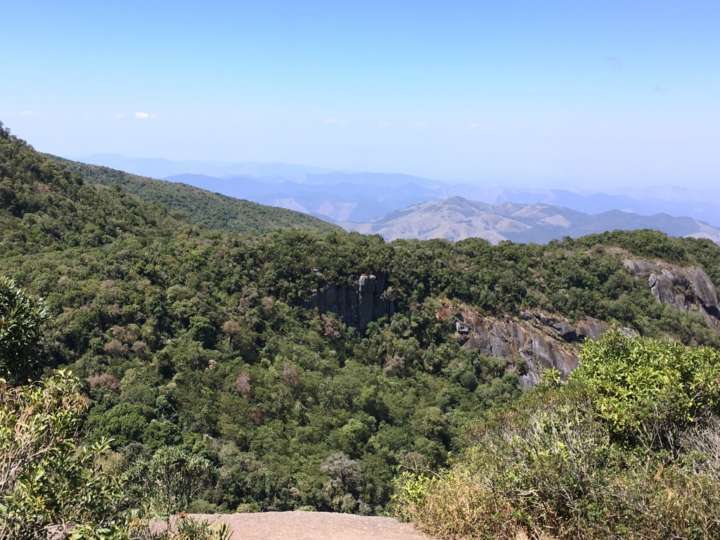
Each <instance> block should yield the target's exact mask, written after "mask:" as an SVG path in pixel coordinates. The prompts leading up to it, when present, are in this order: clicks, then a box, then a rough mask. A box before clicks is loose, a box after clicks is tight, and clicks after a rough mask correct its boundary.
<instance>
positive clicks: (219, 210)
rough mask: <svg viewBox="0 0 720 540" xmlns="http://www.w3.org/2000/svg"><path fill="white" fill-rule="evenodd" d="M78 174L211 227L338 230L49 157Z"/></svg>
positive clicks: (277, 211) (203, 193) (191, 189)
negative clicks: (120, 189) (118, 188)
mask: <svg viewBox="0 0 720 540" xmlns="http://www.w3.org/2000/svg"><path fill="white" fill-rule="evenodd" d="M48 157H49V158H50V159H51V160H53V161H55V162H58V163H60V164H61V165H62V166H64V167H65V168H67V169H68V170H70V171H72V172H74V173H76V174H78V175H79V176H80V177H81V178H82V179H83V180H84V181H85V182H86V183H88V184H100V185H105V186H110V187H120V188H122V190H123V191H125V192H127V193H132V194H133V195H136V196H137V197H138V198H140V199H142V200H143V201H145V202H148V203H152V204H158V205H161V206H162V207H164V208H166V209H168V210H170V211H171V212H172V213H173V214H175V215H176V216H178V217H181V218H184V219H186V220H187V221H189V222H190V223H194V224H197V225H202V226H204V227H208V228H210V229H221V230H226V231H233V232H238V233H259V232H267V231H271V230H277V229H305V230H316V231H331V230H337V229H338V227H336V226H335V225H331V224H329V223H327V222H325V221H322V220H320V219H317V218H314V217H312V216H308V215H307V214H302V213H300V212H295V211H293V210H286V209H284V208H275V207H272V206H265V205H262V204H257V203H254V202H250V201H245V200H239V199H233V198H232V197H226V196H225V195H220V194H219V193H211V192H209V191H205V190H202V189H198V188H195V187H193V186H189V185H187V184H181V183H171V182H165V181H161V180H154V179H152V178H145V177H142V176H136V175H133V174H128V173H126V172H123V171H118V170H115V169H111V168H109V167H101V166H98V165H88V164H85V163H78V162H76V161H69V160H66V159H62V158H58V157H55V156H48Z"/></svg>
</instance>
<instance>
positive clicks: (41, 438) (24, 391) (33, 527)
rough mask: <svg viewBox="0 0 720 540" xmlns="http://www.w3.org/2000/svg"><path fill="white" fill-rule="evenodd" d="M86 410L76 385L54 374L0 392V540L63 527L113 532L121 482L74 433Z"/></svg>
mask: <svg viewBox="0 0 720 540" xmlns="http://www.w3.org/2000/svg"><path fill="white" fill-rule="evenodd" d="M86 408H87V400H86V398H85V397H84V396H83V395H82V394H81V393H80V381H79V380H78V379H77V378H76V377H74V376H73V375H71V374H70V373H68V372H64V371H60V372H58V373H57V374H55V375H53V376H52V377H50V378H48V379H46V380H45V381H43V382H42V383H38V384H34V385H31V386H24V387H16V388H8V387H6V386H4V385H2V387H0V538H2V539H5V538H36V537H39V536H40V535H41V534H44V532H45V529H46V528H47V527H48V526H51V525H54V524H62V523H68V522H71V523H76V524H88V525H89V526H92V527H96V528H103V527H113V526H115V525H117V524H118V522H119V521H122V519H121V518H120V517H119V516H120V511H121V510H122V506H123V504H124V497H123V492H122V489H121V486H120V483H119V482H118V481H117V480H116V479H114V478H112V477H111V476H110V475H108V474H106V473H105V472H104V471H103V470H102V468H101V466H100V461H99V458H100V457H101V456H103V455H104V454H105V453H106V452H107V451H108V449H109V444H108V441H105V440H101V441H100V442H97V443H95V444H92V445H89V446H82V445H79V444H78V443H77V440H76V434H77V431H78V428H79V425H80V422H81V420H82V416H83V414H84V412H85V410H86Z"/></svg>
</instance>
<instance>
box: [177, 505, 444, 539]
mask: <svg viewBox="0 0 720 540" xmlns="http://www.w3.org/2000/svg"><path fill="white" fill-rule="evenodd" d="M191 517H192V518H194V519H200V520H205V521H207V522H209V523H211V524H215V523H225V524H227V525H228V526H229V527H230V528H231V530H232V532H233V534H232V537H231V538H232V540H430V538H429V537H428V536H425V535H423V534H421V533H419V532H418V531H417V530H416V529H415V528H414V527H413V526H412V525H411V524H408V523H400V522H399V521H397V520H395V519H392V518H387V517H368V516H354V515H350V514H332V513H327V512H263V513H247V514H197V515H192V516H191Z"/></svg>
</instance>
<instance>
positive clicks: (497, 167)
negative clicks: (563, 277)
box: [0, 0, 720, 190]
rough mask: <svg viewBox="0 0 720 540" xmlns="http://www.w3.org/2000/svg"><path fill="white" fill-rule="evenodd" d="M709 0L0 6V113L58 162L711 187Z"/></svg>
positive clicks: (719, 170) (715, 112) (717, 52)
mask: <svg viewBox="0 0 720 540" xmlns="http://www.w3.org/2000/svg"><path fill="white" fill-rule="evenodd" d="M719 21H720V2H718V1H717V0H705V1H700V0H684V1H665V0H632V1H629V0H620V1H616V0H587V1H578V0H571V1H570V0H568V1H552V0H545V1H538V0H533V1H530V0H525V1H520V0H518V1H513V0H503V1H500V0H498V1H493V2H484V1H481V0H475V1H452V0H445V1H442V2H440V1H436V2H426V1H423V0H414V1H411V2H407V1H402V0H396V1H393V2H387V1H384V2H376V1H373V0H366V1H363V2H353V1H346V2H343V1H332V2H331V1H327V2H325V1H312V0H308V1H297V0H288V1H274V0H264V1H257V2H243V1H234V2H229V1H228V2H218V1H205V2H183V1H173V2H165V1H160V0H158V1H152V2H148V1H142V2H136V1H132V0H127V1H123V2H113V1H107V2H97V1H73V0H67V1H63V2H57V1H52V2H50V1H48V2H38V1H33V0H24V1H22V2H20V1H16V0H0V35H2V37H3V40H2V41H3V53H2V54H1V55H0V121H2V122H3V123H5V124H6V125H7V126H8V127H9V128H10V129H11V131H12V132H13V133H15V134H17V135H19V136H21V137H23V138H26V139H27V140H28V141H29V142H30V143H31V144H33V145H34V146H35V147H36V148H38V149H40V150H43V151H47V152H52V153H56V154H59V155H63V156H67V157H83V156H90V155H92V154H96V153H117V154H124V155H127V156H136V157H162V158H168V159H176V160H177V159H194V160H222V161H268V162H288V163H300V164H307V165H314V166H319V167H325V168H333V169H343V170H368V171H392V172H404V173H409V174H417V175H422V176H428V177H433V178H438V179H447V180H462V181H473V182H486V183H492V184H503V183H508V184H513V185H526V186H537V187H578V188H586V189H596V188H597V189H601V188H609V187H612V186H616V187H617V186H619V187H622V186H632V187H633V188H635V189H637V188H638V187H643V186H652V185H662V184H673V185H681V186H686V187H693V188H695V189H700V190H702V189H709V188H710V187H712V186H714V185H716V184H720V150H719V149H720V31H718V23H719Z"/></svg>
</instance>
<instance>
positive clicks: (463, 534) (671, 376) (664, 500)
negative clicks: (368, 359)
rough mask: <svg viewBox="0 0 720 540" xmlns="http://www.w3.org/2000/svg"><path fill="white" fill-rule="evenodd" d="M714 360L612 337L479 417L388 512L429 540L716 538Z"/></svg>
mask: <svg viewBox="0 0 720 540" xmlns="http://www.w3.org/2000/svg"><path fill="white" fill-rule="evenodd" d="M717 365H718V352H717V351H715V350H712V349H703V348H699V349H692V348H687V347H684V346H682V345H678V344H675V343H671V342H668V341H657V340H650V339H642V338H628V337H624V336H622V335H620V334H617V333H611V334H609V335H607V336H606V337H604V338H602V339H600V340H598V341H597V342H594V343H588V344H586V345H585V347H584V353H583V365H582V368H581V369H579V370H578V371H576V373H575V374H573V376H571V378H570V381H569V382H568V383H567V384H563V383H560V382H559V381H557V380H549V381H547V382H546V383H544V384H542V385H541V386H540V387H538V388H536V389H535V390H532V391H529V392H527V393H526V394H525V395H524V396H523V397H522V398H521V399H519V400H518V401H517V402H515V403H513V404H512V405H510V406H508V407H505V408H503V409H501V410H498V411H497V412H495V413H493V414H491V415H489V416H488V418H487V419H486V420H485V421H483V422H482V423H481V424H479V425H478V426H476V427H475V428H474V429H473V430H472V434H471V437H472V438H473V444H472V446H471V447H470V448H469V449H468V450H467V451H465V452H464V453H463V454H462V456H461V457H460V458H459V459H458V460H457V461H456V462H455V464H454V465H453V466H452V467H451V468H450V469H449V470H447V471H446V472H443V473H441V474H440V475H438V476H432V477H427V476H417V475H411V474H405V475H403V476H401V477H400V478H399V480H398V481H397V484H396V491H395V497H394V508H395V511H396V513H397V514H398V515H399V516H400V517H402V518H404V519H409V520H412V521H416V522H417V523H418V524H419V525H420V527H421V528H423V529H424V530H426V531H427V532H429V533H430V534H433V535H435V536H437V537H439V538H448V539H454V538H507V539H511V538H515V535H516V534H517V533H518V531H521V530H522V531H525V532H526V533H527V534H529V535H530V536H531V537H533V538H539V537H541V536H542V535H550V536H551V537H555V538H561V539H571V538H588V539H604V538H637V539H657V540H661V539H665V538H698V539H699V538H717V537H719V535H720V517H718V515H717V508H718V505H719V504H720V427H719V426H720V423H719V422H720V421H718V420H716V419H714V418H715V417H714V416H712V415H713V412H714V411H716V410H717V407H718V400H719V397H718V394H717V393H716V390H715V389H716V386H715V385H716V384H717V381H718V372H717Z"/></svg>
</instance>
